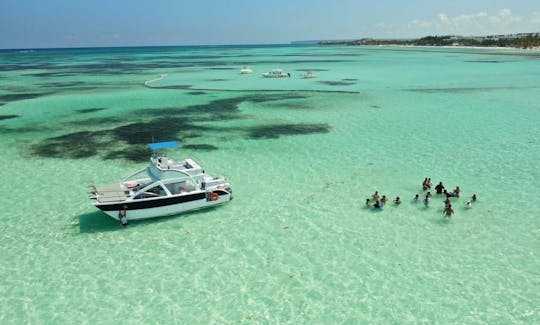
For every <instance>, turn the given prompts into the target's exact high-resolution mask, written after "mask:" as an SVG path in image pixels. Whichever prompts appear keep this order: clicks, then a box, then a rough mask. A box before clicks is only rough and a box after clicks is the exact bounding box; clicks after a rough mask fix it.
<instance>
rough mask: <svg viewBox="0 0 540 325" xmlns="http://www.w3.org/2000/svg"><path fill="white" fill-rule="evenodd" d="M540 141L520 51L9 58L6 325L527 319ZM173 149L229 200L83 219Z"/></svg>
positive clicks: (3, 272)
mask: <svg viewBox="0 0 540 325" xmlns="http://www.w3.org/2000/svg"><path fill="white" fill-rule="evenodd" d="M244 65H248V66H250V67H251V68H252V69H253V71H254V72H253V74H251V75H241V74H240V73H239V70H240V68H242V66H244ZM273 68H281V69H283V71H285V72H289V73H291V78H283V79H265V78H262V77H261V73H263V72H267V71H269V70H271V69H273ZM306 71H312V72H313V74H315V75H316V78H312V79H302V78H301V76H302V74H303V73H305V72H306ZM539 125H540V53H539V52H532V51H512V50H482V49H442V48H405V47H396V48H392V47H316V46H312V47H299V46H282V47H279V46H260V47H248V46H244V47H164V48H116V49H78V50H34V51H0V151H1V152H2V155H1V156H0V162H1V166H2V168H1V169H0V179H1V180H2V183H3V184H2V186H1V187H0V207H1V212H0V233H1V236H0V252H1V255H2V257H1V260H0V261H1V262H0V278H1V279H2V280H1V281H0V323H2V324H25V323H31V324H49V323H54V324H73V323H82V324H107V323H127V324H157V323H176V324H208V323H218V324H228V323H234V324H238V323H240V324H261V323H262V324H266V323H270V324H274V323H290V324H342V323H346V324H358V323H360V324H362V323H363V324H374V323H375V324H407V323H412V324H417V323H422V324H437V323H438V324H452V323H457V324H509V323H522V324H533V323H540V256H539V254H540V208H539V201H538V199H537V195H538V193H539V191H540V186H539V185H538V182H539V181H540V164H539V161H540V127H539ZM175 139H177V140H180V141H181V142H182V144H183V146H182V148H180V149H172V150H169V151H168V153H169V154H170V155H171V156H173V157H175V158H178V159H182V158H186V157H194V158H196V159H197V160H198V161H200V162H201V163H202V164H203V166H204V167H205V169H206V171H207V172H208V173H209V174H215V175H224V176H227V177H228V178H229V180H230V181H231V183H232V185H233V189H234V194H235V199H234V200H233V201H232V202H230V203H229V204H227V205H225V206H221V207H218V208H214V209H209V210H202V211H198V212H194V213H187V214H183V215H178V216H173V217H168V218H162V219H156V220H148V221H142V222H132V223H131V224H130V226H129V227H128V228H122V227H121V226H120V225H119V223H118V222H116V221H114V220H112V219H111V218H109V217H108V216H107V215H105V214H104V213H101V212H99V211H98V210H97V209H95V208H94V207H93V206H92V205H91V202H90V200H89V199H87V191H88V188H87V186H88V185H89V184H91V183H96V184H106V183H110V182H114V181H116V180H119V179H121V178H123V177H124V176H127V175H128V174H130V173H131V172H132V171H135V170H137V169H139V168H141V167H143V166H144V165H145V164H146V163H147V161H148V158H149V156H148V155H149V152H148V151H147V149H146V147H145V146H146V144H147V143H151V142H152V141H153V140H154V141H168V140H175ZM425 177H430V178H431V179H432V181H433V183H435V184H436V183H438V182H439V181H442V182H443V184H444V185H445V186H446V187H447V188H449V189H453V188H454V187H456V186H459V187H460V188H461V193H462V195H461V197H460V198H459V199H457V200H455V199H454V200H453V201H452V204H453V207H454V211H455V214H454V216H452V217H451V218H450V219H445V218H444V217H443V206H444V204H443V198H442V197H441V196H437V195H434V197H433V199H432V202H431V205H430V206H429V207H424V205H423V204H422V203H421V202H419V203H414V202H412V198H413V197H414V195H415V194H420V196H421V197H422V196H423V195H424V194H425V192H424V191H422V188H421V184H422V180H423V179H424V178H425ZM375 191H379V193H381V194H384V195H386V196H387V197H389V198H390V199H391V200H393V199H394V198H395V197H396V196H399V197H401V198H402V200H403V203H402V204H401V205H399V206H397V205H394V204H392V203H391V202H390V203H388V204H387V205H386V206H385V207H384V208H383V209H382V211H375V210H374V209H371V208H367V207H365V204H364V202H365V199H366V198H368V197H371V195H372V194H373V192H375ZM474 193H476V194H477V196H478V201H477V202H475V203H474V204H473V206H472V208H466V207H465V202H466V201H467V200H468V199H469V198H470V197H471V195H472V194H474ZM391 200H390V201H391Z"/></svg>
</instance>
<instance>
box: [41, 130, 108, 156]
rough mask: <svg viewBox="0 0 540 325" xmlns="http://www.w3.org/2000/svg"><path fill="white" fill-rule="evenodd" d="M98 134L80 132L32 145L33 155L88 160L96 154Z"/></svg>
mask: <svg viewBox="0 0 540 325" xmlns="http://www.w3.org/2000/svg"><path fill="white" fill-rule="evenodd" d="M100 136H101V134H100V132H90V131H81V132H75V133H70V134H65V135H61V136H58V137H53V138H49V139H47V140H45V141H44V142H43V143H40V144H37V145H34V146H33V147H32V151H33V153H34V154H36V155H38V156H42V157H52V158H72V159H80V158H88V157H92V156H95V155H97V154H98V150H97V148H98V144H99V141H98V138H99V137H100Z"/></svg>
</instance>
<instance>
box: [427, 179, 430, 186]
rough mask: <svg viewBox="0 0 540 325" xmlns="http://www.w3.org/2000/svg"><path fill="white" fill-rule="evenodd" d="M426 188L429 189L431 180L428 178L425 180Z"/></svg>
mask: <svg viewBox="0 0 540 325" xmlns="http://www.w3.org/2000/svg"><path fill="white" fill-rule="evenodd" d="M427 187H428V188H431V178H428V179H427Z"/></svg>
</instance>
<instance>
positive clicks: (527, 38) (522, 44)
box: [320, 33, 540, 49]
mask: <svg viewBox="0 0 540 325" xmlns="http://www.w3.org/2000/svg"><path fill="white" fill-rule="evenodd" d="M320 44H324V45H408V46H481V47H513V48H522V49H530V48H539V47H540V33H522V34H512V35H495V36H471V37H464V36H454V35H444V36H426V37H422V38H418V39H410V40H381V39H373V38H363V39H360V40H352V41H327V42H321V43H320Z"/></svg>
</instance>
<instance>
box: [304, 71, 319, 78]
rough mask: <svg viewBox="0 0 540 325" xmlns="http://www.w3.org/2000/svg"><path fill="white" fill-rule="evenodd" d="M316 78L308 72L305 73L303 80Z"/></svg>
mask: <svg viewBox="0 0 540 325" xmlns="http://www.w3.org/2000/svg"><path fill="white" fill-rule="evenodd" d="M315 77H316V76H315V75H314V74H313V72H311V71H307V72H306V73H304V74H303V75H302V79H311V78H315Z"/></svg>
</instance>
